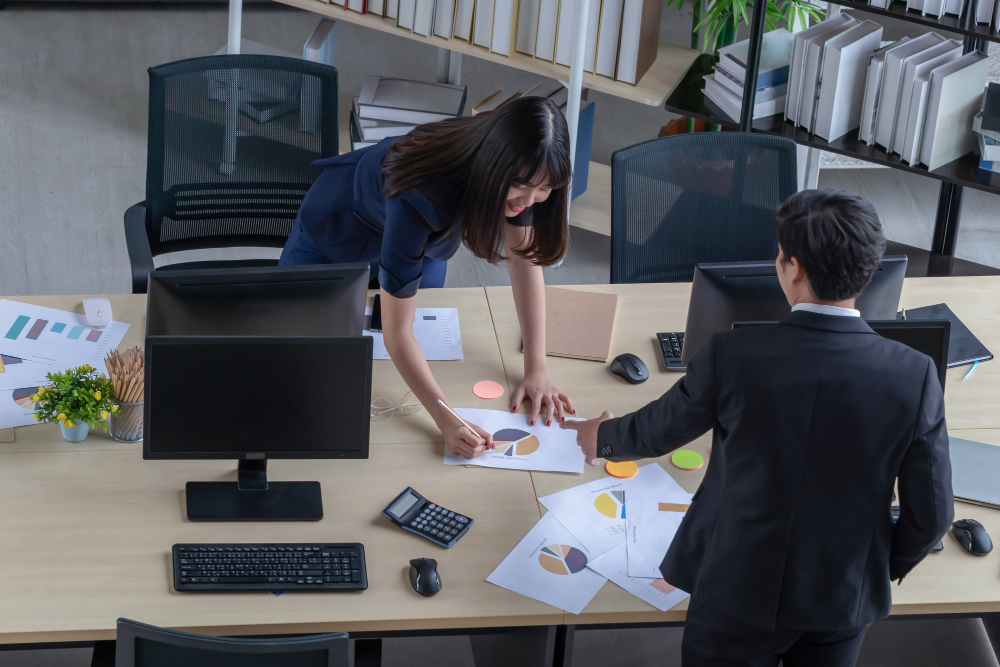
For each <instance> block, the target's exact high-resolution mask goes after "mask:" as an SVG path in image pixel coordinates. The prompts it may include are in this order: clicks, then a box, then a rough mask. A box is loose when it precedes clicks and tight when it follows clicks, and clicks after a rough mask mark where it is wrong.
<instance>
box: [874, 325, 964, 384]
mask: <svg viewBox="0 0 1000 667" xmlns="http://www.w3.org/2000/svg"><path fill="white" fill-rule="evenodd" d="M868 324H869V325H870V326H871V328H872V329H873V330H874V331H875V333H877V334H878V335H879V336H882V338H888V339H889V340H894V341H896V342H899V343H902V344H903V345H906V346H908V347H912V348H913V349H914V350H916V351H917V352H923V353H924V354H926V355H927V356H928V357H930V358H931V359H932V360H933V361H934V365H935V366H936V367H937V374H938V380H940V381H941V389H942V390H943V389H944V381H945V378H946V377H947V370H948V348H949V343H950V342H951V322H949V321H948V320H912V321H900V320H894V321H889V322H869V323H868Z"/></svg>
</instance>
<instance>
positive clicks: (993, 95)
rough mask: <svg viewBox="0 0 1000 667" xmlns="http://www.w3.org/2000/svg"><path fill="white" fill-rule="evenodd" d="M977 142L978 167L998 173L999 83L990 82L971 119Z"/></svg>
mask: <svg viewBox="0 0 1000 667" xmlns="http://www.w3.org/2000/svg"><path fill="white" fill-rule="evenodd" d="M972 129H973V131H974V132H975V133H976V140H977V141H978V142H979V168H980V169H985V170H986V171H992V172H995V173H998V174H1000V83H991V84H990V85H989V86H987V88H986V94H985V95H984V96H983V108H982V111H980V112H979V113H978V114H976V117H975V119H973V121H972Z"/></svg>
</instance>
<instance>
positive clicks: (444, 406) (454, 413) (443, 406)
mask: <svg viewBox="0 0 1000 667" xmlns="http://www.w3.org/2000/svg"><path fill="white" fill-rule="evenodd" d="M438 405H440V406H441V407H442V408H444V409H445V410H447V411H448V412H450V413H451V414H452V415H454V416H455V419H457V420H458V421H460V422H462V426H464V427H465V428H467V429H469V430H470V431H472V432H473V433H475V434H476V435H479V433H478V432H476V429H474V428H472V427H471V426H469V424H468V423H467V422H466V421H465V420H464V419H462V418H461V417H459V416H458V413H457V412H455V411H454V410H452V409H451V408H449V407H448V404H447V403H445V402H444V401H442V400H441V399H440V398H439V399H438ZM480 437H482V436H480ZM483 439H484V440H486V438H483ZM487 442H489V441H487ZM491 449H492V447H491Z"/></svg>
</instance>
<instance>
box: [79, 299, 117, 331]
mask: <svg viewBox="0 0 1000 667" xmlns="http://www.w3.org/2000/svg"><path fill="white" fill-rule="evenodd" d="M83 312H84V314H85V315H86V316H87V324H89V325H90V326H92V327H97V328H98V329H99V328H101V327H106V326H108V325H109V324H111V302H110V301H109V300H108V299H107V297H103V296H94V297H89V298H86V299H84V300H83Z"/></svg>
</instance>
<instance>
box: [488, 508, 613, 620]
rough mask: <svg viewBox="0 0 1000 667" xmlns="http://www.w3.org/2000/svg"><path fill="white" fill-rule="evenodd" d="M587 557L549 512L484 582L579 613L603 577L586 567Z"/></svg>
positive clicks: (591, 597)
mask: <svg viewBox="0 0 1000 667" xmlns="http://www.w3.org/2000/svg"><path fill="white" fill-rule="evenodd" d="M590 560H591V554H590V553H589V552H588V551H587V550H586V548H584V546H583V545H582V544H580V543H579V542H578V541H577V540H576V539H575V538H574V537H573V536H572V535H571V534H570V533H569V531H568V530H566V528H565V527H564V526H563V525H562V524H560V523H559V521H558V520H556V518H555V517H554V516H552V513H551V512H550V513H548V514H546V515H545V516H543V517H542V518H541V519H539V521H538V523H536V524H535V526H534V527H533V528H532V529H531V530H530V531H528V534H527V535H525V536H524V538H523V539H522V540H521V541H520V542H519V543H518V545H517V546H516V547H514V550H513V551H511V552H510V553H509V554H508V555H507V557H506V558H504V559H503V562H502V563H500V565H498V566H497V568H496V569H495V570H493V572H492V574H490V576H488V577H487V578H486V581H488V582H490V583H491V584H496V585H497V586H500V587H501V588H506V589H507V590H511V591H514V592H515V593H520V594H521V595H525V596H527V597H529V598H532V599H534V600H538V601H540V602H544V603H546V604H550V605H552V606H553V607H558V608H559V609H562V610H563V611H568V612H570V613H571V614H579V613H580V612H581V611H583V608H584V607H586V606H587V603H589V602H590V601H591V600H592V599H593V597H594V596H595V595H597V591H599V590H601V586H603V585H604V582H605V580H606V579H605V577H603V576H601V575H600V574H598V573H596V572H594V571H593V570H592V569H590V568H589V567H587V565H588V564H589V563H590Z"/></svg>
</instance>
